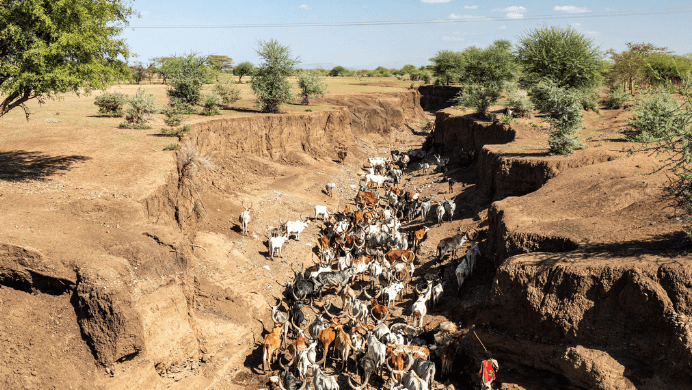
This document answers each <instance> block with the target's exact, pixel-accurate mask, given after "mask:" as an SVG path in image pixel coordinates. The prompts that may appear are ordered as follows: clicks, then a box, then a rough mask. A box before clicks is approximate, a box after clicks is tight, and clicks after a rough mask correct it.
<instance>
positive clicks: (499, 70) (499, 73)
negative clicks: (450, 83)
mask: <svg viewBox="0 0 692 390" xmlns="http://www.w3.org/2000/svg"><path fill="white" fill-rule="evenodd" d="M511 47H512V44H511V43H510V42H509V41H505V40H497V41H495V42H493V43H492V44H491V45H490V46H488V47H487V48H485V49H479V48H477V47H475V46H471V47H469V48H467V49H466V50H464V51H463V52H462V55H463V58H464V67H463V70H462V71H461V72H462V76H461V77H462V79H463V80H464V82H466V83H473V84H478V85H481V86H483V87H485V88H491V89H494V90H500V89H502V88H503V87H504V85H505V84H506V83H508V82H511V81H513V80H514V78H515V77H516V74H517V73H518V71H519V69H518V66H517V62H516V58H515V57H514V55H513V54H512V52H511Z"/></svg>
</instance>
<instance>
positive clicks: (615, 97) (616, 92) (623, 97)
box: [605, 85, 630, 109]
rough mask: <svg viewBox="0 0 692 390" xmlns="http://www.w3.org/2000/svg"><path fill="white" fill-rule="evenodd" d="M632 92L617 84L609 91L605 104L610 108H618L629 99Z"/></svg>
mask: <svg viewBox="0 0 692 390" xmlns="http://www.w3.org/2000/svg"><path fill="white" fill-rule="evenodd" d="M629 98H630V94H629V93H628V92H627V91H624V90H623V89H622V88H621V87H620V86H619V85H616V86H615V87H614V88H612V89H611V90H610V92H609V93H608V99H607V100H606V103H605V106H606V107H607V108H610V109H616V108H620V107H622V105H623V104H624V103H625V102H626V101H627V100H629Z"/></svg>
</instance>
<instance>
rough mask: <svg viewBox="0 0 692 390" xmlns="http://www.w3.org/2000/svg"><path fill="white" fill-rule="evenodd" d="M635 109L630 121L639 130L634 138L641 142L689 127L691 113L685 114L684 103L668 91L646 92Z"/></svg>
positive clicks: (653, 139)
mask: <svg viewBox="0 0 692 390" xmlns="http://www.w3.org/2000/svg"><path fill="white" fill-rule="evenodd" d="M633 111H634V117H633V118H632V119H630V120H629V123H630V125H631V126H632V127H633V128H635V129H636V130H637V131H638V134H636V135H635V136H634V137H633V138H634V140H636V141H639V142H652V141H657V140H659V139H661V138H665V137H670V136H669V135H670V134H673V133H676V132H678V131H682V130H684V129H685V128H686V127H687V128H689V115H685V113H684V111H683V105H682V103H680V102H678V101H677V100H675V98H673V96H672V95H671V94H670V93H668V92H666V91H658V92H654V93H650V94H646V95H645V96H643V97H642V98H640V99H639V100H638V101H637V104H636V105H635V107H634V109H633Z"/></svg>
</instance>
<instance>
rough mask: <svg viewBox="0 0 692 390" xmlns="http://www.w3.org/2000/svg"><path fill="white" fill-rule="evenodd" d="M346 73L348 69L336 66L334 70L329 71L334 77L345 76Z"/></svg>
mask: <svg viewBox="0 0 692 390" xmlns="http://www.w3.org/2000/svg"><path fill="white" fill-rule="evenodd" d="M345 73H346V68H344V67H343V66H335V67H333V68H332V70H330V71H329V76H332V77H337V76H344V74H345Z"/></svg>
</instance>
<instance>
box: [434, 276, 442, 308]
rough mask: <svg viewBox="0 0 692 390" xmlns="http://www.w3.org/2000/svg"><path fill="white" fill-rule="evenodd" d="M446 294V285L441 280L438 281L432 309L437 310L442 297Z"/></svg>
mask: <svg viewBox="0 0 692 390" xmlns="http://www.w3.org/2000/svg"><path fill="white" fill-rule="evenodd" d="M443 292H444V283H442V282H441V281H440V280H438V283H437V284H436V285H435V287H433V289H432V307H433V309H435V307H436V306H437V303H438V302H439V300H440V297H441V296H442V293H443Z"/></svg>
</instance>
